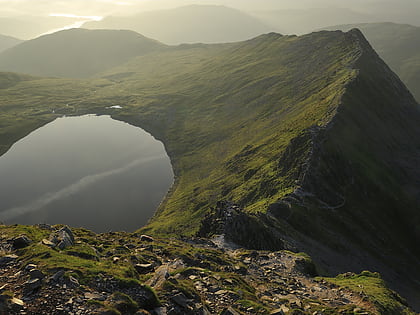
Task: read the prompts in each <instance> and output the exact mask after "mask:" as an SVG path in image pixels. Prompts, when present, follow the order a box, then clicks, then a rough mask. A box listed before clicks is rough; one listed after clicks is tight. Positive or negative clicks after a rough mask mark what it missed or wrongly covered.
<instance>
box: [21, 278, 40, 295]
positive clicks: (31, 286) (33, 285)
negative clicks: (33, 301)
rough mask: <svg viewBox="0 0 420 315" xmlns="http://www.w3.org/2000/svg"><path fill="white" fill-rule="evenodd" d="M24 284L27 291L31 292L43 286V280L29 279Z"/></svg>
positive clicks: (27, 292)
mask: <svg viewBox="0 0 420 315" xmlns="http://www.w3.org/2000/svg"><path fill="white" fill-rule="evenodd" d="M23 285H24V291H25V293H26V294H29V293H31V292H32V291H35V290H37V289H39V288H40V287H42V281H41V280H40V279H29V280H28V281H26V282H25V283H24V284H23Z"/></svg>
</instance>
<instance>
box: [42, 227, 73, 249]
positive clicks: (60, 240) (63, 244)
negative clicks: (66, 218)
mask: <svg viewBox="0 0 420 315" xmlns="http://www.w3.org/2000/svg"><path fill="white" fill-rule="evenodd" d="M42 243H43V244H44V245H47V246H50V247H58V248H59V249H61V250H63V249H65V248H67V247H70V246H73V245H74V235H73V232H72V231H71V229H70V228H69V227H68V226H65V227H63V228H61V229H60V230H58V231H57V232H54V233H52V234H51V235H50V239H49V240H43V241H42Z"/></svg>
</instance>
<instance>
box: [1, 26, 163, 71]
mask: <svg viewBox="0 0 420 315" xmlns="http://www.w3.org/2000/svg"><path fill="white" fill-rule="evenodd" d="M164 48H165V46H164V45H163V44H161V43H159V42H157V41H154V40H151V39H148V38H146V37H144V36H142V35H140V34H137V33H135V32H132V31H112V30H85V29H72V30H68V31H61V32H57V33H54V34H51V35H45V36H41V37H39V38H36V39H33V40H30V41H27V42H24V43H22V44H20V45H17V46H15V47H13V48H11V49H9V50H7V51H5V52H3V53H1V54H0V70H1V71H11V72H21V73H27V74H31V75H38V76H58V77H74V78H78V77H88V76H91V75H94V74H96V73H98V72H102V71H105V70H106V69H109V68H112V67H115V66H117V65H119V64H122V63H125V62H126V61H128V60H129V59H130V58H132V57H135V56H139V55H142V54H147V53H149V52H153V51H157V50H159V49H164Z"/></svg>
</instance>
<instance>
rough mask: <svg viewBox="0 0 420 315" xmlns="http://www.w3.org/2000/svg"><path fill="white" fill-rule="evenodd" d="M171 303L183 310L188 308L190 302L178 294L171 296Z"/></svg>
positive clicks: (181, 294)
mask: <svg viewBox="0 0 420 315" xmlns="http://www.w3.org/2000/svg"><path fill="white" fill-rule="evenodd" d="M171 301H172V302H174V303H176V304H177V305H179V306H181V307H182V308H185V309H188V308H190V307H189V305H188V303H189V302H190V300H189V299H187V297H186V296H185V295H184V294H183V293H178V294H176V295H174V296H172V297H171Z"/></svg>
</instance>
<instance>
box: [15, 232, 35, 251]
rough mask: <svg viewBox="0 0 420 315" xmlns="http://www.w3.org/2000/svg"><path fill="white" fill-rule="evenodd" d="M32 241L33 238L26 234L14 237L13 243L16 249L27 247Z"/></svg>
mask: <svg viewBox="0 0 420 315" xmlns="http://www.w3.org/2000/svg"><path fill="white" fill-rule="evenodd" d="M31 243H32V240H31V239H30V238H29V237H27V236H26V235H20V236H18V237H15V238H14V239H12V244H13V247H14V248H15V249H20V248H25V247H27V246H29V245H30V244H31Z"/></svg>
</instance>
